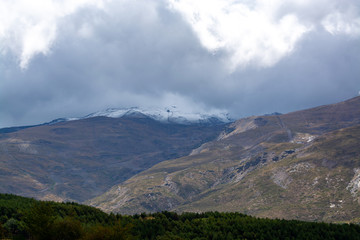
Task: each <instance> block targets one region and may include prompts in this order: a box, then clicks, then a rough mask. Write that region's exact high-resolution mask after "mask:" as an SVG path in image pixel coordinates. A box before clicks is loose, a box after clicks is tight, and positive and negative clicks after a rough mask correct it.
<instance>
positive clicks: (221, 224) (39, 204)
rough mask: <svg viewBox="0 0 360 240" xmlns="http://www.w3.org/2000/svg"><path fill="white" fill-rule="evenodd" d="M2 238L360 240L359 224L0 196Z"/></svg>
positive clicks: (64, 239)
mask: <svg viewBox="0 0 360 240" xmlns="http://www.w3.org/2000/svg"><path fill="white" fill-rule="evenodd" d="M0 239H39V240H42V239H46V240H52V239H54V240H60V239H61V240H66V239H69V240H70V239H71V240H72V239H84V240H86V239H89V240H95V239H104V240H108V239H109V240H112V239H157V240H165V239H177V240H180V239H197V240H200V239H221V240H226V239H229V240H230V239H315V240H316V239H321V240H324V239H334V240H335V239H336V240H338V239H340V240H341V239H344V240H345V239H360V226H359V225H354V224H328V223H313V222H302V221H295V220H292V221H287V220H279V219H261V218H255V217H251V216H247V215H244V214H241V213H219V212H206V213H182V214H177V213H174V212H161V213H153V214H145V213H143V214H137V215H133V216H123V215H119V214H117V215H115V214H106V213H104V212H102V211H100V210H99V209H96V208H93V207H89V206H85V205H80V204H77V203H56V202H43V201H36V200H34V199H29V198H24V197H19V196H15V195H10V194H0Z"/></svg>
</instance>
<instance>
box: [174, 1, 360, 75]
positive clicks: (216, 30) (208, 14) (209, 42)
mask: <svg viewBox="0 0 360 240" xmlns="http://www.w3.org/2000/svg"><path fill="white" fill-rule="evenodd" d="M167 1H168V3H169V7H170V9H172V10H174V11H177V12H179V13H180V14H181V15H182V16H183V17H184V19H185V20H186V21H187V22H188V23H189V24H190V25H191V27H192V29H193V30H194V32H195V33H196V34H197V36H198V38H199V40H200V42H201V43H202V45H203V46H204V47H205V48H206V49H208V50H209V51H211V52H213V53H214V54H216V53H217V52H222V51H225V52H226V53H227V56H230V57H229V58H227V60H230V61H229V62H228V63H229V66H230V69H231V70H234V69H235V68H237V67H242V68H244V67H247V66H249V65H254V66H260V67H271V66H273V65H275V64H276V63H278V62H279V60H281V59H282V58H283V57H285V56H287V55H289V54H291V53H293V51H294V49H295V48H296V46H297V44H298V43H299V41H300V40H301V39H302V38H303V37H304V35H305V34H306V33H308V32H311V31H318V30H319V29H320V28H325V30H326V31H328V32H330V33H331V34H333V35H335V34H347V35H351V36H359V35H360V17H359V11H360V9H359V7H358V6H356V5H355V4H354V1H350V0H349V1H341V3H340V2H338V1H336V0H328V1H324V0H319V1H315V2H314V1H310V0H253V1H249V0H167Z"/></svg>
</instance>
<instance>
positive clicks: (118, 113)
mask: <svg viewBox="0 0 360 240" xmlns="http://www.w3.org/2000/svg"><path fill="white" fill-rule="evenodd" d="M144 115H145V116H147V117H149V118H152V119H154V120H156V121H160V122H167V123H178V124H193V123H214V124H216V123H227V122H230V121H232V119H231V118H230V117H229V114H228V113H224V112H214V113H211V112H209V113H200V112H186V111H182V110H180V109H178V108H177V107H176V106H171V107H166V108H153V109H142V108H138V107H132V108H108V109H106V110H104V111H99V112H95V113H91V114H89V115H87V116H85V117H83V118H81V119H85V118H92V117H100V116H102V117H110V118H121V117H139V116H144Z"/></svg>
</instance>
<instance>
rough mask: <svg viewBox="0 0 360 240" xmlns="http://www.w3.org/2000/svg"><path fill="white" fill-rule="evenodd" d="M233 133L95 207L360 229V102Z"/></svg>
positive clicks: (255, 121)
mask: <svg viewBox="0 0 360 240" xmlns="http://www.w3.org/2000/svg"><path fill="white" fill-rule="evenodd" d="M229 129H232V131H229V132H228V133H222V134H221V136H220V137H218V138H217V139H216V140H213V141H211V142H207V143H205V144H203V145H202V146H201V147H200V148H198V149H197V150H193V152H192V154H190V155H189V156H184V157H182V158H179V159H176V160H170V161H164V162H161V163H159V164H157V165H154V166H153V167H151V168H150V169H148V170H146V171H144V172H141V173H139V174H137V175H135V176H133V177H132V178H130V179H128V180H127V181H125V182H123V183H122V184H120V185H117V186H114V187H113V188H112V189H110V190H109V191H108V192H107V193H105V194H103V195H101V196H99V197H96V198H94V199H92V200H91V201H88V202H87V203H88V204H90V205H92V206H96V207H100V208H101V209H103V210H105V211H113V212H121V213H127V214H132V213H135V212H143V211H145V212H153V211H161V210H172V211H179V212H184V211H195V212H199V211H200V212H202V211H208V210H210V209H211V210H217V211H240V212H245V213H247V214H252V215H255V216H260V217H277V218H287V219H302V220H311V221H330V222H331V221H353V222H356V221H359V219H360V218H359V217H360V210H359V209H360V207H359V204H360V200H359V199H360V189H358V185H357V184H358V182H357V181H358V176H357V175H356V174H357V173H358V172H360V171H358V170H357V169H360V159H359V156H360V152H359V151H360V150H359V149H358V146H360V132H359V130H360V97H356V98H353V99H350V100H347V101H344V102H341V103H337V104H331V105H324V106H319V107H316V108H311V109H307V110H301V111H296V112H292V113H288V114H283V115H274V116H258V117H257V116H253V117H249V118H245V119H239V120H237V121H235V122H234V123H231V124H230V125H229ZM340 209H341V211H342V213H340V212H339V211H340Z"/></svg>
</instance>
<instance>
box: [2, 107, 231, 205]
mask: <svg viewBox="0 0 360 240" xmlns="http://www.w3.org/2000/svg"><path fill="white" fill-rule="evenodd" d="M224 128H225V124H224V123H223V122H222V121H221V120H219V119H216V118H213V119H211V120H209V121H205V122H204V121H202V122H199V121H198V122H196V123H195V122H189V124H179V123H177V122H170V121H167V122H161V121H156V120H154V119H153V118H152V117H151V116H147V115H145V114H143V113H141V112H138V111H131V112H129V113H128V114H123V115H121V116H117V117H106V116H87V117H84V118H81V119H78V120H74V119H59V120H56V121H53V122H50V123H47V124H43V125H38V126H27V127H16V128H7V129H2V131H0V192H2V193H13V194H18V195H22V196H28V197H35V198H38V199H48V200H56V201H77V202H82V201H84V200H87V199H90V198H93V197H95V196H98V195H100V194H102V193H104V192H105V191H106V190H108V189H109V188H110V187H112V186H113V185H115V184H119V183H121V182H123V181H124V180H126V179H128V178H130V177H132V176H133V175H135V174H137V173H139V172H141V171H143V170H145V169H147V168H149V167H151V166H153V165H155V164H157V163H159V162H161V161H164V160H168V159H174V158H178V157H182V156H186V155H188V154H189V153H190V152H191V151H192V150H193V149H194V148H197V147H199V146H200V145H201V144H203V143H205V142H208V141H210V140H213V139H215V138H216V137H217V136H218V135H219V133H220V132H221V131H222V130H223V129H224Z"/></svg>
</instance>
